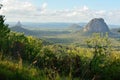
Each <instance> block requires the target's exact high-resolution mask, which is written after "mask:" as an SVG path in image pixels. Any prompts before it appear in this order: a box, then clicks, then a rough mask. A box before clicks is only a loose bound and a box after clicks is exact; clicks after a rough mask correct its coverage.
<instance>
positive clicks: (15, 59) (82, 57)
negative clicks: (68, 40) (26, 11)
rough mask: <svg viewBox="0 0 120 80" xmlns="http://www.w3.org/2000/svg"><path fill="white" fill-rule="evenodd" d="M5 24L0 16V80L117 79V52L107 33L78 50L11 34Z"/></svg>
mask: <svg viewBox="0 0 120 80" xmlns="http://www.w3.org/2000/svg"><path fill="white" fill-rule="evenodd" d="M4 22H5V16H3V15H0V80H120V50H119V49H116V48H114V47H112V46H113V45H114V44H112V41H111V39H110V38H109V37H108V35H107V33H106V35H105V36H102V35H101V34H100V33H96V34H93V36H92V37H91V38H88V39H86V40H85V43H86V44H85V45H86V47H80V46H75V45H62V44H52V43H49V42H47V41H44V40H42V39H39V38H36V37H32V36H26V35H25V34H23V33H17V32H13V31H11V30H10V29H9V28H8V25H7V24H5V23H4ZM118 41H119V42H120V40H118Z"/></svg>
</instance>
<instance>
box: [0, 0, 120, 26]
mask: <svg viewBox="0 0 120 80" xmlns="http://www.w3.org/2000/svg"><path fill="white" fill-rule="evenodd" d="M0 3H2V4H3V5H4V6H3V8H2V10H1V11H0V13H1V14H4V15H5V16H6V18H7V20H8V21H17V20H21V21H32V22H62V21H63V22H64V21H65V22H88V21H89V20H90V19H92V18H95V17H102V18H104V19H105V21H107V22H108V23H116V24H120V23H119V21H120V10H113V11H106V10H93V9H90V8H88V7H87V6H86V5H84V6H83V7H74V8H72V9H63V10H50V9H49V10H48V9H47V7H48V4H47V3H46V2H45V3H43V4H42V5H40V7H36V6H35V5H34V4H32V3H31V2H29V0H27V1H25V0H0Z"/></svg>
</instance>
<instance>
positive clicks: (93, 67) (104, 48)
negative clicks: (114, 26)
mask: <svg viewBox="0 0 120 80" xmlns="http://www.w3.org/2000/svg"><path fill="white" fill-rule="evenodd" d="M87 45H88V46H89V47H90V48H92V49H93V50H94V51H93V57H92V59H91V61H90V63H89V69H90V71H91V72H92V74H93V75H94V77H93V79H95V78H96V77H98V76H99V77H100V75H101V73H102V72H104V71H103V70H102V69H101V68H102V67H101V66H100V65H104V61H105V59H106V57H107V55H108V54H110V52H111V41H110V40H109V38H108V35H107V34H106V35H105V36H104V35H102V34H99V33H98V34H94V35H93V38H90V39H89V40H88V41H87Z"/></svg>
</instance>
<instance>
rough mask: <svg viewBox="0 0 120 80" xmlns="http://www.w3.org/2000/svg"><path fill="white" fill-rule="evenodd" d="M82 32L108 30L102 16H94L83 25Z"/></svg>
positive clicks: (102, 31) (104, 31) (103, 31)
mask: <svg viewBox="0 0 120 80" xmlns="http://www.w3.org/2000/svg"><path fill="white" fill-rule="evenodd" d="M84 32H91V33H106V32H110V30H109V28H108V26H107V24H106V23H105V21H104V19H103V18H94V19H92V20H91V21H90V22H89V23H88V24H87V25H86V26H85V27H84Z"/></svg>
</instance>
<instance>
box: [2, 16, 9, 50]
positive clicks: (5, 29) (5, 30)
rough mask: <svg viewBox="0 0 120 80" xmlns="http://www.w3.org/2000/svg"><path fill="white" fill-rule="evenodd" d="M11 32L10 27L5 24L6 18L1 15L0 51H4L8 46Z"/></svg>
mask: <svg viewBox="0 0 120 80" xmlns="http://www.w3.org/2000/svg"><path fill="white" fill-rule="evenodd" d="M9 32H10V30H9V28H8V25H6V24H4V16H2V15H0V51H4V50H5V48H6V46H7V39H8V34H9Z"/></svg>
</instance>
